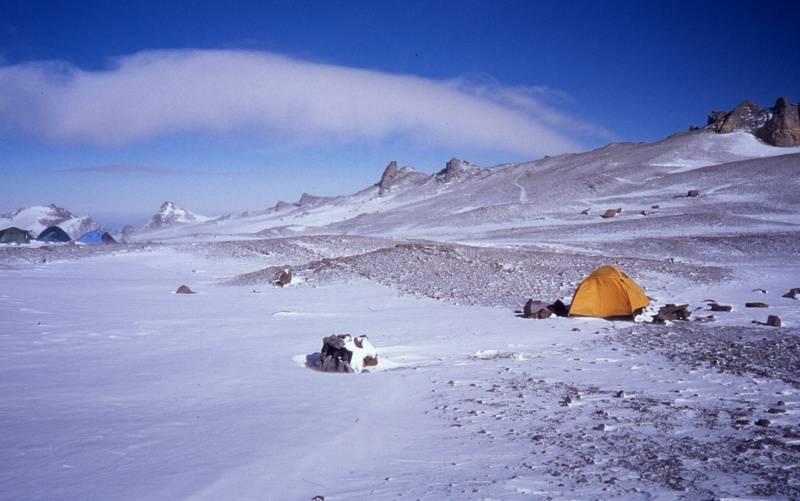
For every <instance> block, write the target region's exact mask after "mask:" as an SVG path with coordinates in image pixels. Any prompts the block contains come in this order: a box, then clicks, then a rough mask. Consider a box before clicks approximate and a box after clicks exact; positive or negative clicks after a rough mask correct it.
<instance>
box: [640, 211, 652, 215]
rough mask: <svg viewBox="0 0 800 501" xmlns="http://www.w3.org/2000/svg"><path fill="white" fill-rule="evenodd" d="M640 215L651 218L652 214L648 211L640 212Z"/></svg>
mask: <svg viewBox="0 0 800 501" xmlns="http://www.w3.org/2000/svg"><path fill="white" fill-rule="evenodd" d="M639 214H641V215H643V216H649V215H650V213H649V212H647V211H646V210H643V211H640V212H639Z"/></svg>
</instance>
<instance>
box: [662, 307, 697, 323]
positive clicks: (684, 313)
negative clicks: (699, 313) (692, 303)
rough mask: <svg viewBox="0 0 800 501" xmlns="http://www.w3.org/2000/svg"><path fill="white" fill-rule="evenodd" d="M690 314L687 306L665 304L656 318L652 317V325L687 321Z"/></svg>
mask: <svg viewBox="0 0 800 501" xmlns="http://www.w3.org/2000/svg"><path fill="white" fill-rule="evenodd" d="M691 314H692V312H691V311H689V305H688V304H667V305H664V306H662V307H661V308H660V309H659V310H658V313H656V316H654V317H653V323H654V324H665V323H667V321H674V320H689V316H691Z"/></svg>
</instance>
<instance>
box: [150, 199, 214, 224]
mask: <svg viewBox="0 0 800 501" xmlns="http://www.w3.org/2000/svg"><path fill="white" fill-rule="evenodd" d="M209 219H211V218H208V217H205V216H201V215H199V214H195V213H193V212H191V211H190V210H188V209H184V208H181V207H178V206H177V205H175V202H169V201H167V202H164V203H163V204H161V208H159V209H158V212H156V213H155V214H153V217H152V219H151V220H150V222H149V223H148V224H147V225H146V226H145V228H146V229H158V228H163V227H168V226H174V225H182V224H193V223H203V222H206V221H208V220H209Z"/></svg>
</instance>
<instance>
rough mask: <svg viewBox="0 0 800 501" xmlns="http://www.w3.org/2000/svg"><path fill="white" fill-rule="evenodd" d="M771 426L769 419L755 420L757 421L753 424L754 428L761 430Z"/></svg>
mask: <svg viewBox="0 0 800 501" xmlns="http://www.w3.org/2000/svg"><path fill="white" fill-rule="evenodd" d="M771 424H772V421H770V420H769V419H759V420H757V421H756V422H755V425H756V426H761V427H763V428H766V427H768V426H769V425H771Z"/></svg>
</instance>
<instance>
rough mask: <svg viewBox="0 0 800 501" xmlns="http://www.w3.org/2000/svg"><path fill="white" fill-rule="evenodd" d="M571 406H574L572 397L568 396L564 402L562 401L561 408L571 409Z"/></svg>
mask: <svg viewBox="0 0 800 501" xmlns="http://www.w3.org/2000/svg"><path fill="white" fill-rule="evenodd" d="M570 405H572V397H570V396H569V395H567V396H566V397H564V400H562V401H561V406H562V407H569V406H570Z"/></svg>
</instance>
